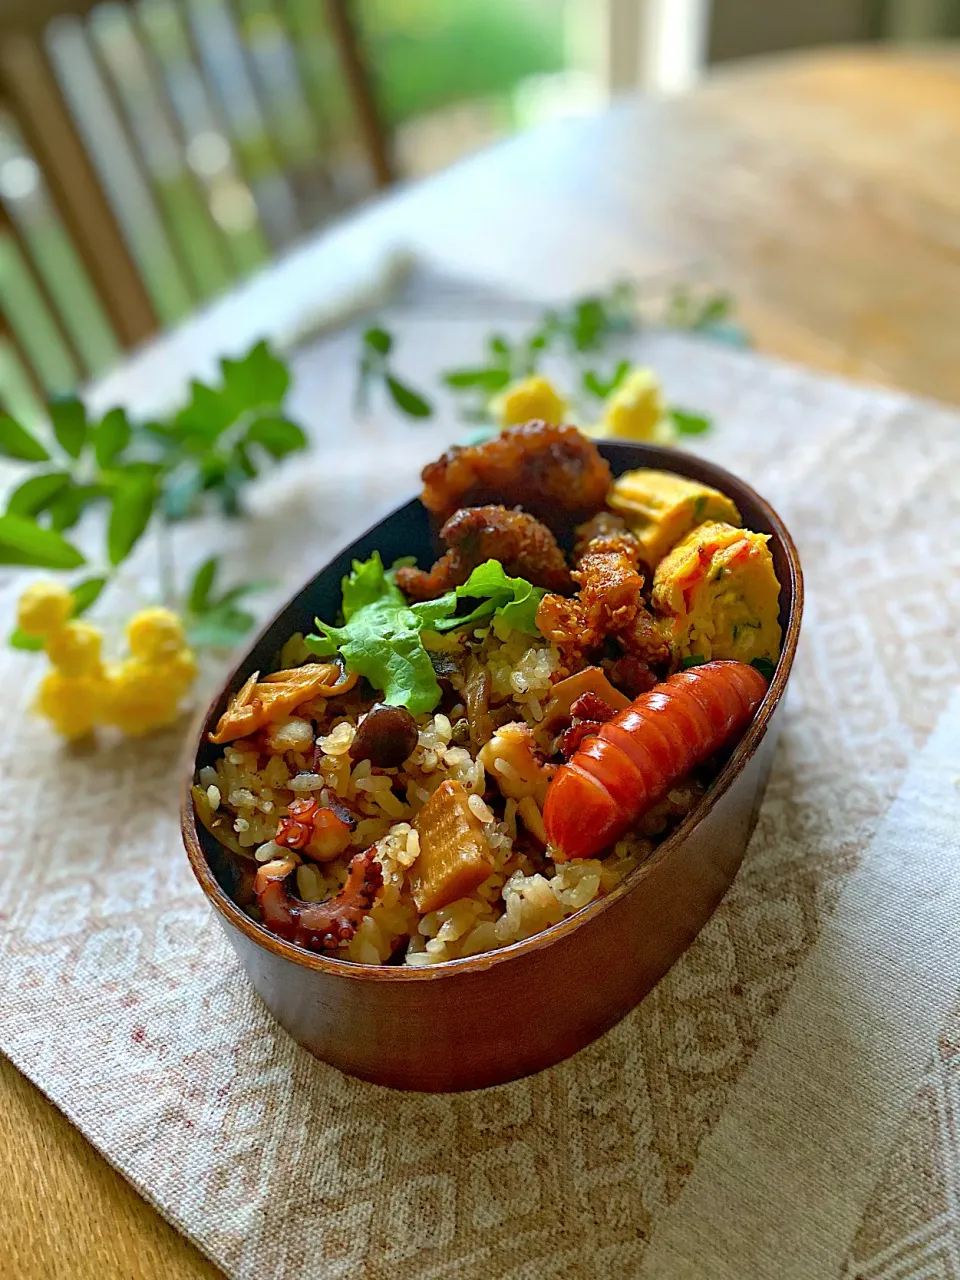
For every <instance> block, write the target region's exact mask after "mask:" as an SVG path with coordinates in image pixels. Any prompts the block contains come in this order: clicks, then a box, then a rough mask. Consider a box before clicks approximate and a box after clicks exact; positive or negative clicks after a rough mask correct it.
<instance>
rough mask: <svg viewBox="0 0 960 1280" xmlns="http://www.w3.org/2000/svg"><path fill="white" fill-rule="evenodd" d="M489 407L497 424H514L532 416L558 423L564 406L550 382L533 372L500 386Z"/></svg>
mask: <svg viewBox="0 0 960 1280" xmlns="http://www.w3.org/2000/svg"><path fill="white" fill-rule="evenodd" d="M490 410H491V412H492V413H493V416H494V418H495V420H496V421H497V422H499V424H500V426H501V427H512V426H516V425H517V424H518V423H521V422H529V421H530V420H531V419H532V418H540V419H542V420H543V421H544V422H549V423H552V424H553V425H554V426H559V425H560V424H561V423H562V422H563V420H564V417H565V416H566V412H567V406H566V404H565V403H564V401H563V398H562V397H561V396H560V395H559V394H558V393H557V392H556V390H555V389H554V387H553V384H552V383H550V382H549V381H548V380H547V379H546V378H543V377H541V376H540V375H539V374H535V375H533V376H532V377H530V378H521V379H520V381H519V382H511V383H510V385H509V386H508V387H504V389H503V390H502V391H501V392H500V394H499V395H498V396H495V397H494V399H493V400H492V401H491V404H490Z"/></svg>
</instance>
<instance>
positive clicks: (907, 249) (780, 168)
mask: <svg viewBox="0 0 960 1280" xmlns="http://www.w3.org/2000/svg"><path fill="white" fill-rule="evenodd" d="M958 154H960V55H958V54H956V53H952V52H951V53H945V54H939V55H936V56H929V57H920V56H918V55H911V56H897V55H894V54H889V55H884V54H882V53H862V52H857V51H845V52H843V53H835V54H824V55H818V56H815V57H806V58H802V59H797V60H790V61H778V62H771V63H767V64H759V65H754V66H750V67H747V68H742V69H739V70H737V69H735V70H733V71H728V72H726V73H725V74H724V75H723V76H721V77H717V78H716V79H715V80H713V81H712V82H710V83H709V84H707V85H706V86H705V87H704V88H702V89H701V90H699V91H698V92H697V93H695V94H693V95H691V96H690V97H688V98H686V99H683V100H674V101H669V102H661V103H650V102H641V103H627V104H624V105H622V106H618V107H617V108H616V109H615V110H613V111H611V112H610V113H608V114H606V115H604V116H601V117H599V118H596V119H591V120H585V121H576V122H568V123H566V124H564V125H557V126H550V127H549V128H546V129H544V130H541V131H539V132H536V133H533V134H530V135H527V136H525V137H522V138H519V139H517V140H515V141H512V142H510V143H508V144H505V145H504V146H502V147H499V148H496V149H494V150H492V151H489V152H485V153H483V154H481V155H479V156H477V157H475V158H473V159H471V160H469V161H466V162H464V163H462V164H460V165H458V166H456V167H455V168H454V169H452V170H450V171H448V172H447V173H445V174H443V175H441V176H440V177H438V178H436V179H434V180H432V181H430V182H427V183H424V184H421V185H418V186H416V187H413V188H410V189H408V190H404V191H400V192H398V193H397V194H395V195H393V196H391V197H390V198H389V199H387V200H385V201H383V202H380V203H378V204H377V205H375V206H373V207H371V208H369V209H367V210H364V211H362V212H361V213H359V214H357V215H355V216H354V217H352V218H351V219H350V220H349V221H348V222H347V223H346V224H344V225H343V226H342V227H340V228H337V229H336V230H335V231H333V232H331V233H330V234H328V235H327V236H325V237H323V238H322V239H321V240H319V241H317V242H315V243H313V244H309V245H306V246H304V247H303V248H302V249H300V250H298V251H297V253H296V254H295V255H293V256H292V257H291V258H290V259H287V260H285V261H284V262H282V263H280V264H278V265H277V266H276V267H275V268H272V269H271V271H270V272H269V273H267V275H266V276H265V277H262V278H261V279H259V280H257V281H254V282H252V283H251V284H250V285H248V286H245V287H244V288H243V289H242V290H240V291H239V292H238V293H236V294H234V295H232V296H231V297H230V298H228V299H225V300H224V302H223V303H221V304H218V305H217V306H216V307H214V308H212V309H211V310H210V311H209V312H207V313H205V314H204V315H203V316H201V317H198V318H197V319H196V320H195V321H192V322H191V323H190V324H189V325H188V326H187V327H186V329H185V330H183V331H180V332H179V333H178V334H175V335H172V336H171V337H170V338H167V339H163V340H161V342H160V343H158V344H157V345H156V346H155V348H153V349H152V350H149V351H147V352H146V353H144V354H143V355H142V356H140V357H137V359H135V360H133V361H131V362H130V363H129V364H128V365H126V366H125V367H124V368H123V369H122V370H121V371H120V372H119V373H118V374H117V375H116V376H114V377H111V378H110V379H109V381H108V384H107V385H106V386H105V387H103V388H101V391H100V395H101V396H102V397H103V398H104V399H109V398H112V397H113V396H115V395H116V396H120V397H121V398H124V399H130V398H133V399H137V398H139V399H144V398H149V396H150V395H151V394H155V387H156V384H157V381H158V379H157V377H156V373H157V370H158V366H159V365H160V364H162V365H163V372H164V378H165V380H166V382H167V383H168V384H169V382H170V380H171V377H172V376H173V375H174V374H176V373H180V372H182V373H183V374H184V375H186V374H187V373H189V372H192V371H193V370H194V369H199V368H201V367H202V366H203V364H204V363H205V362H206V361H207V360H209V359H210V358H212V356H214V355H215V354H216V353H217V352H219V351H224V350H226V351H230V350H236V349H238V348H239V347H240V346H242V344H243V343H244V342H245V341H247V340H250V339H252V338H254V337H259V336H261V335H262V332H263V330H264V329H266V330H267V331H268V332H271V331H273V329H274V328H275V327H282V326H283V325H285V324H289V323H290V322H291V319H292V318H293V317H294V316H295V314H296V312H297V310H298V309H300V310H302V309H304V308H309V307H310V306H311V305H313V304H315V302H316V295H317V292H318V290H322V288H323V287H324V283H325V281H327V280H328V279H329V278H330V276H331V275H332V274H335V273H336V272H340V273H341V274H342V271H343V266H344V263H347V264H349V263H350V262H355V263H357V264H358V265H361V264H363V263H367V262H369V261H370V259H371V257H372V256H373V255H375V254H376V253H377V252H379V251H382V248H383V246H384V245H386V244H389V243H393V242H397V243H402V244H405V245H408V246H410V247H411V248H413V249H414V250H423V251H424V252H426V253H429V254H430V255H431V256H432V257H433V258H434V259H435V260H438V261H439V262H440V264H441V265H443V266H446V267H448V268H450V269H452V270H455V271H459V272H461V273H468V274H473V275H478V276H481V277H485V278H488V279H490V280H493V281H494V282H496V283H498V284H501V285H505V286H508V287H511V288H513V289H515V290H519V291H528V292H531V293H533V294H535V295H538V296H548V295H557V296H563V295H569V294H570V293H571V292H572V291H575V290H578V289H582V288H585V287H590V286H593V285H596V284H598V283H601V282H605V281H607V280H610V279H612V278H614V277H616V276H620V275H624V274H627V275H632V276H642V275H644V274H646V273H649V272H651V271H655V270H658V269H661V268H663V267H665V266H666V267H670V266H681V267H682V266H684V265H693V264H696V265H698V266H704V267H706V268H707V269H708V270H709V271H710V272H711V273H712V275H713V276H714V278H716V279H717V280H719V281H722V282H723V283H724V284H726V285H727V286H728V287H730V288H731V289H732V290H733V292H734V293H735V294H736V296H737V298H738V299H739V301H740V303H741V316H742V318H743V319H744V321H745V322H746V324H747V326H748V328H750V329H751V331H752V332H753V334H754V337H755V339H756V341H757V344H758V345H759V346H760V348H761V349H764V350H767V351H771V352H774V353H776V354H778V355H782V356H785V357H787V358H790V359H795V360H799V361H803V362H805V363H807V364H810V365H813V366H815V367H818V368H821V369H826V370H830V371H837V372H841V373H845V374H848V375H851V376H854V377H862V378H869V379H873V380H876V381H881V382H885V383H889V384H892V385H897V386H900V387H903V388H906V389H909V390H911V391H918V392H922V393H924V394H928V395H932V396H938V397H942V398H944V399H949V400H960V361H958V360H957V358H956V353H955V311H956V298H957V297H958V296H960V231H958V228H960V186H958V184H957V181H956V156H957V155H958ZM0 1129H2V1131H3V1133H4V1134H5V1135H6V1139H5V1141H4V1143H2V1144H0V1257H2V1258H3V1259H4V1262H3V1267H2V1268H0V1269H2V1270H3V1274H5V1275H11V1276H13V1275H16V1276H18V1277H20V1278H21V1280H41V1278H42V1280H51V1278H52V1277H65V1278H69V1280H85V1278H86V1277H96V1280H112V1278H113V1277H124V1280H133V1278H136V1277H164V1278H165V1280H166V1278H171V1280H172V1278H173V1277H197V1276H213V1275H216V1274H217V1272H216V1270H215V1268H213V1267H212V1266H211V1265H210V1264H209V1263H207V1262H206V1261H205V1260H204V1259H203V1258H202V1257H201V1256H200V1255H199V1254H198V1253H197V1252H196V1250H194V1249H193V1247H192V1246H190V1245H189V1244H188V1243H187V1242H186V1241H185V1240H183V1239H182V1238H181V1237H180V1236H179V1235H177V1233H176V1232H174V1231H173V1229H172V1228H170V1227H169V1226H167V1224H166V1223H165V1222H163V1221H162V1220H161V1219H160V1218H159V1217H158V1216H157V1214H155V1213H154V1211H153V1210H152V1209H151V1208H149V1207H148V1206H147V1205H146V1204H145V1203H144V1202H143V1201H141V1200H140V1199H139V1197H138V1196H137V1195H136V1194H135V1193H134V1192H133V1191H132V1190H130V1188H129V1187H128V1186H127V1185H126V1183H125V1182H124V1181H123V1180H122V1179H121V1178H120V1177H119V1175H117V1174H115V1173H114V1172H113V1170H112V1169H111V1168H110V1167H109V1166H108V1165H107V1164H106V1163H105V1162H104V1161H103V1160H102V1159H101V1158H100V1157H99V1156H98V1155H97V1154H96V1153H95V1152H94V1151H93V1149H92V1148H91V1147H89V1146H88V1145H87V1143H86V1142H85V1140H84V1139H83V1138H81V1137H80V1136H79V1134H78V1133H77V1132H76V1131H75V1130H73V1129H72V1128H71V1126H70V1124H69V1123H68V1121H67V1120H66V1119H64V1118H63V1116H61V1115H60V1114H59V1112H56V1111H55V1110H54V1109H53V1108H52V1107H51V1106H50V1105H49V1104H47V1103H46V1101H45V1100H44V1099H43V1098H42V1097H41V1096H40V1094H39V1093H38V1092H37V1091H36V1090H35V1089H34V1088H33V1087H32V1086H31V1085H30V1084H28V1083H27V1082H26V1081H25V1080H24V1079H23V1078H22V1077H21V1076H20V1075H19V1074H18V1073H17V1072H16V1071H15V1070H14V1069H13V1068H12V1067H11V1066H10V1065H9V1064H8V1063H6V1062H3V1061H2V1060H0Z"/></svg>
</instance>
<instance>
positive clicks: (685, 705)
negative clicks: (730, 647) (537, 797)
mask: <svg viewBox="0 0 960 1280" xmlns="http://www.w3.org/2000/svg"><path fill="white" fill-rule="evenodd" d="M766 691H767V682H766V680H765V679H764V678H763V676H762V675H761V674H760V672H759V671H757V670H756V668H755V667H748V666H747V665H746V663H743V662H705V663H704V664H703V665H702V666H699V667H691V668H690V669H689V670H688V671H679V672H677V674H676V675H673V676H670V677H669V679H667V680H665V681H664V682H663V684H658V685H657V686H656V687H655V688H653V689H651V690H650V692H649V693H643V694H641V695H640V697H639V698H637V699H636V701H634V702H631V704H630V706H629V707H626V708H625V709H624V710H623V711H620V712H618V714H617V715H615V716H614V717H613V719H612V720H609V721H608V722H607V723H606V724H605V725H603V726H602V727H601V728H599V729H598V730H597V732H596V733H595V734H594V735H593V736H591V737H590V738H588V739H587V740H586V741H585V742H584V743H583V745H582V746H581V747H578V749H577V751H576V752H575V753H574V756H573V758H572V759H571V760H570V762H569V764H565V765H561V767H560V770H559V772H558V773H557V775H556V777H555V778H554V780H553V781H552V782H551V783H550V786H549V788H548V790H547V799H546V803H545V804H544V806H543V821H544V826H545V827H546V829H547V837H548V839H549V841H550V844H551V846H552V848H553V856H554V860H555V861H557V862H566V861H568V860H569V859H570V858H591V857H593V855H594V854H596V853H599V852H600V850H601V849H605V848H606V847H607V846H608V845H611V844H613V843H614V841H615V840H618V839H619V838H620V836H622V835H623V833H624V832H625V831H627V830H628V829H629V828H630V827H632V826H633V824H634V823H635V822H636V821H637V819H638V818H640V817H642V816H643V814H644V813H646V812H647V810H648V809H651V808H652V807H653V806H654V805H655V804H656V803H657V801H659V800H662V799H663V797H664V796H665V795H666V794H667V792H668V791H669V790H670V788H671V787H672V786H674V785H675V784H676V783H678V782H679V781H680V779H681V778H684V777H686V775H687V774H688V773H689V772H690V771H691V769H694V768H695V767H696V766H697V765H698V764H702V763H703V761H704V760H707V759H708V758H709V757H710V756H712V755H713V753H714V752H715V751H719V750H720V748H721V747H724V746H726V744H727V743H728V742H730V741H731V740H732V739H733V738H735V737H737V736H738V735H739V734H740V733H742V732H743V730H744V729H745V728H746V726H747V725H748V724H749V722H750V720H751V719H752V718H753V713H754V712H755V711H756V709H757V707H758V706H759V704H760V700H761V699H762V697H763V695H764V694H765V693H766Z"/></svg>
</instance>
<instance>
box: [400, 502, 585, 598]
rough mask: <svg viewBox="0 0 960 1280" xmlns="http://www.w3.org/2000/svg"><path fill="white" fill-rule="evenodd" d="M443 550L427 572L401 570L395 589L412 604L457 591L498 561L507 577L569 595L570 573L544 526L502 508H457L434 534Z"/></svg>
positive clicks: (535, 520)
mask: <svg viewBox="0 0 960 1280" xmlns="http://www.w3.org/2000/svg"><path fill="white" fill-rule="evenodd" d="M440 537H441V539H442V540H443V542H444V543H445V544H446V546H447V548H448V550H447V551H446V553H445V554H444V555H442V556H441V557H440V559H439V560H438V561H437V562H436V564H435V565H434V566H433V568H432V569H431V570H430V571H429V572H428V571H427V570H425V569H415V568H411V567H403V568H400V569H398V570H397V586H398V587H399V588H400V590H401V591H402V592H403V593H404V594H405V595H407V596H409V597H410V599H412V600H435V599H436V598H437V596H441V595H443V593H444V592H445V591H449V590H450V589H451V588H452V587H461V586H463V584H464V583H465V582H466V580H467V579H468V578H469V577H470V574H471V573H472V572H473V570H474V569H475V568H476V567H477V565H478V564H483V563H484V562H485V561H487V560H499V561H500V563H501V564H502V565H503V568H504V572H505V573H506V574H507V575H508V576H509V577H514V578H526V579H527V581H528V582H532V583H533V584H534V586H537V587H546V589H547V590H548V591H561V592H563V591H569V590H571V588H572V586H573V583H572V582H571V580H570V571H569V570H568V568H567V563H566V561H565V560H564V558H563V552H562V551H561V550H560V548H559V547H558V546H557V542H556V539H555V538H554V536H553V534H552V533H551V532H550V530H549V529H548V528H547V526H546V525H545V524H541V522H540V521H539V520H537V519H535V518H534V517H533V516H531V515H528V514H527V513H526V512H525V511H510V510H508V509H507V508H506V507H498V506H487V507H462V508H461V509H460V510H459V511H455V512H454V513H453V515H452V516H451V517H450V519H449V520H448V521H447V522H446V524H445V525H444V526H443V528H442V529H441V530H440Z"/></svg>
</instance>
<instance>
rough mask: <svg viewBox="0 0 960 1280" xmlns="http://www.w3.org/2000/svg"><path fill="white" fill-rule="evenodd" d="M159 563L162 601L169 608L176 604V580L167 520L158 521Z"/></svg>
mask: <svg viewBox="0 0 960 1280" xmlns="http://www.w3.org/2000/svg"><path fill="white" fill-rule="evenodd" d="M157 563H158V565H159V569H160V603H161V604H162V605H163V606H164V607H165V608H167V609H172V608H173V607H174V605H175V604H176V594H177V592H176V580H175V575H174V567H173V545H172V542H171V538H170V526H169V525H168V524H167V522H166V520H163V519H161V520H158V521H157Z"/></svg>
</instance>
